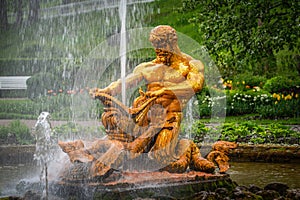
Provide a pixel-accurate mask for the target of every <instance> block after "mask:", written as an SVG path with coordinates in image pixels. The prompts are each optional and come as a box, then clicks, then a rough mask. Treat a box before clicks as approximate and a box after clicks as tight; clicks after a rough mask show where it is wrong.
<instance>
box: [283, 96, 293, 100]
mask: <svg viewBox="0 0 300 200" xmlns="http://www.w3.org/2000/svg"><path fill="white" fill-rule="evenodd" d="M291 99H292V96H291V95H287V96H286V97H285V98H284V100H291Z"/></svg>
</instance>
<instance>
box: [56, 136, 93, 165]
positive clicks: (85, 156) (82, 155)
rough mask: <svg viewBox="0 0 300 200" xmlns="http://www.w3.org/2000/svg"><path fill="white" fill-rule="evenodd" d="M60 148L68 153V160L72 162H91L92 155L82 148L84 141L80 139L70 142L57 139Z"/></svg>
mask: <svg viewBox="0 0 300 200" xmlns="http://www.w3.org/2000/svg"><path fill="white" fill-rule="evenodd" d="M58 145H59V146H60V148H61V149H62V150H63V151H64V152H65V153H67V154H68V156H69V158H70V161H71V162H72V163H74V162H91V161H93V160H94V157H93V156H92V155H91V154H90V153H89V152H88V151H87V150H86V149H85V148H84V143H83V142H82V141H81V140H76V141H72V142H62V141H59V142H58Z"/></svg>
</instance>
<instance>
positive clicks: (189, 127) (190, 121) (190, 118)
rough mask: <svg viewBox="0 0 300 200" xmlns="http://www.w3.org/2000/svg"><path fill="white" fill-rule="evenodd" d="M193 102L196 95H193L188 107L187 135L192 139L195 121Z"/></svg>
mask: <svg viewBox="0 0 300 200" xmlns="http://www.w3.org/2000/svg"><path fill="white" fill-rule="evenodd" d="M193 102H194V97H192V98H191V99H190V100H189V102H188V104H187V107H186V114H185V115H186V130H185V137H186V138H189V139H192V138H191V137H192V127H193V123H194V118H193Z"/></svg>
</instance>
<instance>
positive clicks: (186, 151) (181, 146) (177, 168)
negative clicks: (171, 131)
mask: <svg viewBox="0 0 300 200" xmlns="http://www.w3.org/2000/svg"><path fill="white" fill-rule="evenodd" d="M176 154H177V156H178V157H179V159H178V160H176V161H174V162H171V164H169V165H167V166H166V167H164V168H162V169H161V171H168V172H171V173H183V172H185V171H186V169H187V167H188V166H189V164H190V161H191V141H190V140H188V139H182V140H180V141H179V142H178V145H177V148H176Z"/></svg>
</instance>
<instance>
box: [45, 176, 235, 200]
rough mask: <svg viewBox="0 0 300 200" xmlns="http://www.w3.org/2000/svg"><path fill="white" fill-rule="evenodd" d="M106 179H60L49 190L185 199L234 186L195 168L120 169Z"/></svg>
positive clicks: (92, 195)
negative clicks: (127, 170) (77, 180)
mask: <svg viewBox="0 0 300 200" xmlns="http://www.w3.org/2000/svg"><path fill="white" fill-rule="evenodd" d="M109 179H110V181H109V182H85V181H81V182H65V181H60V182H55V183H52V184H51V189H50V190H51V193H55V194H56V195H57V196H59V197H63V198H66V197H68V199H70V198H71V199H73V198H74V199H135V198H155V199H156V198H160V199H161V198H163V199H178V198H182V199H186V198H192V197H193V196H194V195H195V194H197V193H199V192H201V191H215V190H216V189H217V188H220V187H222V188H227V189H228V190H232V189H233V188H234V187H236V184H235V183H234V182H233V181H232V180H231V179H230V177H229V175H228V174H207V173H203V172H195V171H190V172H186V173H182V174H178V173H169V172H122V173H115V174H112V175H111V176H110V177H109ZM113 179H115V180H113Z"/></svg>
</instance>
